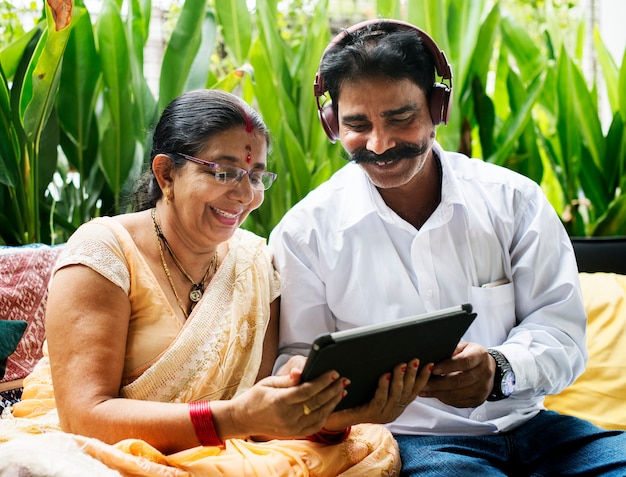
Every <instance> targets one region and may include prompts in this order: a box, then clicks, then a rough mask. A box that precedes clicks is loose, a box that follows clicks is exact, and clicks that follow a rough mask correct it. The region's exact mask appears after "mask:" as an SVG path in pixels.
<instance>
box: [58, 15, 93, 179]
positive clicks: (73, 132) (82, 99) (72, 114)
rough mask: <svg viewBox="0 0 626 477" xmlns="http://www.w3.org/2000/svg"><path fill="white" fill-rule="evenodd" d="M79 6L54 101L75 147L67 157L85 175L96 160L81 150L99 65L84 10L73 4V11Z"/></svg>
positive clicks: (88, 21)
mask: <svg viewBox="0 0 626 477" xmlns="http://www.w3.org/2000/svg"><path fill="white" fill-rule="evenodd" d="M79 9H80V10H82V11H83V12H84V14H81V15H80V17H78V18H77V20H76V23H75V25H74V27H73V28H72V33H71V34H70V38H69V41H68V44H67V48H66V50H65V54H64V55H63V70H62V72H61V85H60V88H59V93H58V95H57V102H56V104H57V110H58V114H59V122H60V123H61V126H62V127H63V130H64V131H65V134H67V136H68V137H69V139H71V142H72V145H73V149H75V150H76V153H75V154H73V155H72V154H70V155H68V158H70V160H77V161H78V162H73V163H72V165H73V166H74V167H75V168H76V169H77V170H78V171H79V172H80V173H81V174H86V173H87V171H88V170H89V169H90V168H91V166H92V165H93V164H94V163H95V162H96V157H95V156H94V157H91V156H89V155H85V154H84V150H85V148H86V147H87V144H88V137H89V136H90V133H91V132H90V127H91V126H92V118H93V114H94V110H95V104H96V98H97V94H96V93H97V86H98V83H99V81H100V78H101V74H100V72H101V65H100V58H99V57H98V52H97V51H96V44H95V39H94V36H93V28H92V25H91V20H90V18H89V15H88V14H87V12H86V11H85V10H84V9H81V8H80V7H75V9H74V11H75V12H76V11H79ZM68 146H69V144H68Z"/></svg>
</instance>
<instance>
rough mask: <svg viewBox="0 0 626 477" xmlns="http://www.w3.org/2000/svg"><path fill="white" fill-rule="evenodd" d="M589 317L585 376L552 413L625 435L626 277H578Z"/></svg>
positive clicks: (555, 402) (554, 399)
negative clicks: (616, 430) (568, 415)
mask: <svg viewBox="0 0 626 477" xmlns="http://www.w3.org/2000/svg"><path fill="white" fill-rule="evenodd" d="M580 283H581V286H582V293H583V299H584V302H585V307H586V309H587V314H588V324H587V348H588V351H589V362H588V364H587V368H586V370H585V372H584V373H583V374H582V375H581V376H580V377H579V378H578V379H577V380H576V381H575V382H574V384H572V385H571V386H570V387H568V388H567V389H565V390H564V391H563V392H562V393H561V394H559V395H557V396H548V397H546V399H545V405H546V407H547V408H548V409H552V410H554V411H558V412H561V413H564V414H570V415H574V416H577V417H580V418H583V419H587V420H589V421H591V422H593V423H594V424H596V425H598V426H600V427H604V428H605V429H626V275H620V274H615V273H601V272H598V273H580Z"/></svg>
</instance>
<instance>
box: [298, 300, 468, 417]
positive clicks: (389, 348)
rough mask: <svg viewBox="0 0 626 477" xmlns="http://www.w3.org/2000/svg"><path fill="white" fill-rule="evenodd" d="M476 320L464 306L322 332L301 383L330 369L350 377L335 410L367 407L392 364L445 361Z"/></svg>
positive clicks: (312, 351)
mask: <svg viewBox="0 0 626 477" xmlns="http://www.w3.org/2000/svg"><path fill="white" fill-rule="evenodd" d="M475 317H476V313H472V305H471V304H469V303H466V304H463V305H459V306H454V307H450V308H445V309H442V310H438V311H435V312H431V313H423V314H420V315H416V316H410V317H407V318H401V319H399V320H395V321H392V322H389V323H380V324H375V325H368V326H361V327H357V328H352V329H349V330H343V331H335V332H332V333H323V334H321V335H319V336H318V337H317V338H316V339H315V341H314V342H313V344H312V345H311V350H310V353H309V357H308V359H307V361H306V364H305V366H304V370H303V372H302V381H303V382H304V381H310V380H312V379H315V378H316V377H318V376H319V375H321V374H323V373H325V372H326V371H329V370H331V369H334V370H336V371H337V372H338V373H339V374H340V375H341V376H343V377H346V378H348V379H350V385H349V386H348V387H347V388H346V390H347V391H348V394H347V395H346V397H345V398H343V399H342V400H341V402H340V403H339V404H338V405H337V407H336V408H335V411H339V410H341V409H348V408H351V407H355V406H359V405H361V404H365V403H368V402H369V401H371V400H372V398H373V397H374V392H375V390H376V388H377V386H378V379H379V378H380V376H382V375H383V374H384V373H388V372H390V371H392V370H393V368H394V367H395V366H396V365H398V364H400V363H408V362H409V361H410V360H412V359H414V358H419V360H420V365H426V364H428V363H438V362H439V361H442V360H444V359H446V358H449V357H450V356H451V355H452V353H453V351H454V349H455V348H456V345H457V344H458V343H459V341H460V340H461V337H462V336H463V334H464V333H465V331H466V330H467V328H469V326H470V324H471V323H472V321H474V318H475ZM420 367H421V366H420Z"/></svg>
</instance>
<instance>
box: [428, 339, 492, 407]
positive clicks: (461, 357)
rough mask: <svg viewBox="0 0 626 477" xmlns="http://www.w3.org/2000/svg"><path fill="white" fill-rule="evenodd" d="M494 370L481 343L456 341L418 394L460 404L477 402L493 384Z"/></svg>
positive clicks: (459, 405) (469, 405) (483, 399)
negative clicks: (457, 342)
mask: <svg viewBox="0 0 626 477" xmlns="http://www.w3.org/2000/svg"><path fill="white" fill-rule="evenodd" d="M495 372H496V365H495V361H494V359H493V358H492V357H491V355H490V354H489V353H488V352H487V350H486V349H485V348H484V347H482V346H480V345H479V344H476V343H459V345H458V346H457V348H456V350H455V351H454V354H453V355H452V357H451V358H449V359H446V360H445V361H442V362H441V363H438V364H437V365H435V367H434V369H433V372H432V376H431V378H430V380H429V381H428V384H427V385H426V387H425V388H424V389H423V390H422V391H421V392H420V393H419V395H420V397H433V398H436V399H439V400H440V401H441V402H443V403H444V404H448V405H450V406H454V407H459V408H461V407H476V406H480V405H481V404H482V403H484V402H485V400H486V399H487V397H488V396H489V393H490V392H491V389H492V388H493V379H494V375H495Z"/></svg>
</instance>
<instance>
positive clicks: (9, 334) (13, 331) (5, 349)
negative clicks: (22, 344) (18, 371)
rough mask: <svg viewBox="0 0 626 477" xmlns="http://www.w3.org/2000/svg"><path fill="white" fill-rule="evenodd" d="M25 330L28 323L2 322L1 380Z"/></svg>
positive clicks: (0, 331) (0, 333) (0, 323)
mask: <svg viewBox="0 0 626 477" xmlns="http://www.w3.org/2000/svg"><path fill="white" fill-rule="evenodd" d="M25 329H26V322H25V321H23V320H12V321H7V320H1V321H0V379H2V378H3V377H4V372H5V371H6V364H7V358H8V357H9V356H10V355H11V354H13V351H15V348H17V344H18V343H19V341H20V339H21V338H22V335H23V334H24V330H25Z"/></svg>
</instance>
